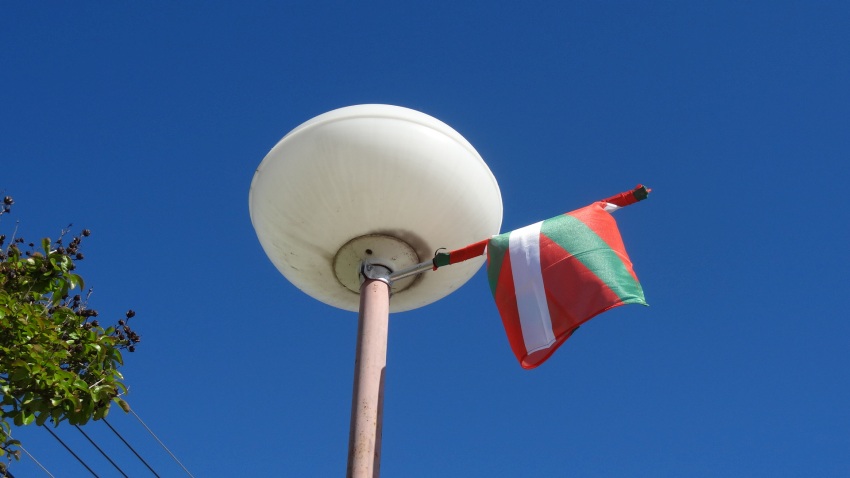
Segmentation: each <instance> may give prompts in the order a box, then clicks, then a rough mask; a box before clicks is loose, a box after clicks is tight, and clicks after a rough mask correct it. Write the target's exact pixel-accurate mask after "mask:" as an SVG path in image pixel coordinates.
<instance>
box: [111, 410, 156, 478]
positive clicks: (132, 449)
mask: <svg viewBox="0 0 850 478" xmlns="http://www.w3.org/2000/svg"><path fill="white" fill-rule="evenodd" d="M103 423H105V424H106V426H108V427H109V429H110V430H112V433H114V434H115V435H116V436H117V437H118V438H120V439H121V441H122V442H124V444H125V445H127V448H129V449H130V451H132V452H133V454H134V455H136V458H138V459H139V460H141V462H142V463H144V464H145V466H146V467H148V470H150V471H151V473H153V474H154V476H156V478H160V476H159V474H157V472H156V471H154V469H153V468H151V466H150V465H148V462H146V461H145V459H144V458H142V457H141V455H139V454H138V453H137V452H136V450H135V449H134V448H133V447H132V446H130V444H129V443H127V440H125V439H124V437H122V436H121V434H120V433H118V430H116V429H114V428H112V425H110V424H109V422H108V421H106V419H105V418H104V419H103Z"/></svg>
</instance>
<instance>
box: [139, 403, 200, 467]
mask: <svg viewBox="0 0 850 478" xmlns="http://www.w3.org/2000/svg"><path fill="white" fill-rule="evenodd" d="M130 413H132V414H133V416H134V417H136V420H138V421H139V423H141V424H142V426H143V427H145V429H146V430H147V431H148V433H150V434H151V436H152V437H154V439H156V441H157V442H158V443H159V444H160V446H162V448H163V449H164V450H165V451H167V452H168V454H169V455H171V458H174V461H176V462H177V464H178V465H180V467H181V468H183V471H185V472H186V474H187V475H189V476H191V477H192V478H195V476H194V475H192V474H191V473H189V470H187V469H186V467H185V466H183V463H180V460H178V459H177V457H176V456H174V453H171V450H169V449H168V447H167V446H165V443H163V442H162V440H160V439H159V437H157V436H156V434H155V433H154V432H153V430H151V429H150V427H148V426H147V425H145V422H143V421H142V419H141V418H140V417H139V416H138V415H137V414H136V412H135V411H134V410H132V409H131V410H130Z"/></svg>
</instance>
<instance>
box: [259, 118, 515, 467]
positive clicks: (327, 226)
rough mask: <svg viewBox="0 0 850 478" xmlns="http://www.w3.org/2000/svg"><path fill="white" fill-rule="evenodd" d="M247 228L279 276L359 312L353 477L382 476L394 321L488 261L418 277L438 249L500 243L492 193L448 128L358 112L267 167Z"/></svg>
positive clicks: (328, 121)
mask: <svg viewBox="0 0 850 478" xmlns="http://www.w3.org/2000/svg"><path fill="white" fill-rule="evenodd" d="M250 212H251V221H252V223H253V225H254V229H255V230H256V232H257V236H258V237H259V240H260V243H261V244H262V246H263V249H264V250H265V252H266V254H267V255H268V256H269V259H271V261H272V263H274V265H275V266H276V267H277V269H278V270H279V271H280V272H281V274H283V276H284V277H286V278H287V279H288V280H289V281H290V282H292V283H293V284H294V285H295V286H296V287H298V288H299V289H300V290H302V291H303V292H305V293H306V294H308V295H310V296H312V297H313V298H315V299H317V300H320V301H322V302H324V303H326V304H328V305H331V306H334V307H338V308H341V309H345V310H350V311H358V313H359V326H358V338H357V352H356V357H355V371H354V393H353V397H352V412H351V431H350V437H349V455H348V476H350V477H358V478H360V477H368V478H374V477H377V476H378V475H379V469H380V450H381V443H380V441H381V420H382V413H381V412H382V410H381V409H382V402H383V383H384V369H385V367H386V348H387V327H388V321H389V312H402V311H406V310H411V309H415V308H418V307H422V306H424V305H427V304H430V303H432V302H435V301H437V300H439V299H441V298H442V297H445V296H446V295H448V294H450V293H451V292H453V291H454V290H456V289H458V288H459V287H460V286H461V285H463V284H464V283H465V282H466V281H467V280H469V279H470V278H471V277H472V276H473V275H474V274H475V272H476V271H477V270H478V269H479V268H480V267H481V265H482V264H483V262H484V258H483V257H479V258H476V259H473V260H469V261H466V262H463V263H459V264H456V265H453V266H452V267H449V268H443V269H439V270H438V271H435V272H433V273H431V274H422V272H424V271H425V270H428V269H430V260H431V259H432V257H433V256H434V253H435V252H436V251H437V250H438V249H440V248H448V249H453V248H458V247H461V246H465V245H467V244H471V243H473V242H476V241H480V240H481V239H482V238H486V237H490V236H492V235H494V234H497V233H498V232H499V228H500V226H501V221H502V200H501V194H500V192H499V186H498V184H497V183H496V179H495V178H494V177H493V174H492V173H491V172H490V169H489V168H488V167H487V165H486V164H485V163H484V161H483V160H482V159H481V156H480V155H479V154H478V153H477V152H476V151H475V148H473V147H472V145H471V144H470V143H469V142H468V141H466V139H464V138H463V137H462V136H461V135H460V134H459V133H458V132H456V131H455V130H454V129H452V128H451V127H450V126H448V125H446V124H445V123H443V122H441V121H439V120H437V119H436V118H433V117H431V116H428V115H426V114H424V113H420V112H418V111H414V110H411V109H408V108H402V107H398V106H390V105H357V106H349V107H346V108H340V109H337V110H333V111H330V112H328V113H325V114H322V115H319V116H317V117H315V118H313V119H311V120H309V121H307V122H305V123H303V124H301V125H300V126H298V127H297V128H295V129H294V130H292V131H291V132H289V133H288V134H287V135H286V136H284V137H283V139H281V140H280V141H279V142H278V143H277V145H275V146H274V148H272V150H271V151H270V152H269V153H268V155H266V157H265V158H264V159H263V161H262V163H260V166H259V167H258V168H257V171H256V173H255V174H254V179H253V181H252V182H251V191H250Z"/></svg>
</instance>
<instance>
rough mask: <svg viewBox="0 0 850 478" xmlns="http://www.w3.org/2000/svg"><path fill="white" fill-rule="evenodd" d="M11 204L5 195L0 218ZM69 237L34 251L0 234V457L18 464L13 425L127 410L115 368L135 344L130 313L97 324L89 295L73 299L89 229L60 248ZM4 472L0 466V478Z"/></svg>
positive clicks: (46, 240) (80, 421)
mask: <svg viewBox="0 0 850 478" xmlns="http://www.w3.org/2000/svg"><path fill="white" fill-rule="evenodd" d="M12 204H14V201H13V199H12V198H11V197H9V196H6V197H5V198H4V200H3V205H2V206H0V216H3V215H4V214H9V212H10V211H11V207H12ZM68 233H69V231H68V230H65V231H63V232H62V234H61V235H60V237H59V238H58V239H56V240H55V241H51V240H50V239H49V238H44V239H42V240H41V242H40V243H39V244H38V246H36V244H34V243H27V242H26V241H25V240H24V239H23V238H21V237H17V238H15V237H14V235H13V237H10V238H9V240H8V241H7V238H6V235H5V234H3V235H0V457H2V456H6V457H7V458H11V457H15V458H20V450H19V449H18V445H20V442H18V441H17V440H14V439H12V437H11V425H12V424H14V425H16V426H23V425H29V424H32V423H35V424H36V425H39V426H41V425H44V424H46V423H47V422H48V421H51V422H53V424H54V425H55V426H58V425H59V423H61V422H63V421H67V422H68V423H70V424H72V425H82V424H84V423H87V422H88V421H89V420H92V419H94V420H98V419H101V418H104V417H106V415H107V413H109V409H110V406H111V405H112V404H113V403H115V404H117V405H118V406H120V407H121V408H122V409H124V411H129V406H128V405H127V403H126V402H125V401H124V400H123V399H122V398H121V397H122V396H123V395H124V394H125V393H126V392H127V387H126V385H125V384H124V382H123V380H124V377H123V376H122V375H121V373H120V372H119V371H118V368H119V367H120V366H121V365H122V364H123V358H122V356H121V352H122V351H123V350H128V351H130V352H133V351H134V350H135V345H136V344H137V343H138V342H139V340H140V339H139V335H138V334H137V333H136V332H135V331H133V330H132V329H131V328H130V326H129V321H130V319H131V318H133V316H134V315H135V312H133V311H132V310H130V311H128V312H127V313H126V317H125V318H123V319H121V320H118V321H117V324H116V325H115V326H111V327H107V328H104V327H103V326H101V324H100V323H99V321H98V320H97V317H98V312H97V311H96V310H95V309H92V308H90V307H89V304H88V302H89V301H88V299H89V295H90V294H91V290H89V292H88V294H86V296H85V297H83V296H82V295H81V294H80V293H79V292H82V289H83V288H84V283H83V279H82V277H80V276H79V275H77V274H76V273H75V272H74V270H75V269H76V262H77V261H81V260H83V254H82V252H80V245H81V243H82V241H83V238H84V237H88V236H89V235H90V231H89V230H87V229H85V230H83V231H81V232H80V234H78V235H76V236H73V237H72V238H71V239H70V241H69V242H67V244H66V243H65V240H66V238H65V236H66V235H67V234H68ZM75 292H77V293H75ZM4 469H5V465H4V464H3V463H2V462H0V476H4V475H5V473H4Z"/></svg>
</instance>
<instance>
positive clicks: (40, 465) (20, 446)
mask: <svg viewBox="0 0 850 478" xmlns="http://www.w3.org/2000/svg"><path fill="white" fill-rule="evenodd" d="M18 448H20V449H21V450H23V451H24V453H26V454H27V456H28V457H30V459H31V460H32V461H34V462H35V464H36V465H38V466H39V467H40V468H41V469H42V470H44V472H45V473H47V475H48V476H50V478H56V477H55V476H53V474H52V473H50V472H49V471H47V468H45V467H44V465H42V464H41V463H39V462H38V460H36V459H35V457H34V456H32V455H31V454H30V452H28V451H27V449H26V448H24V447H23V446H22V445H18Z"/></svg>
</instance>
